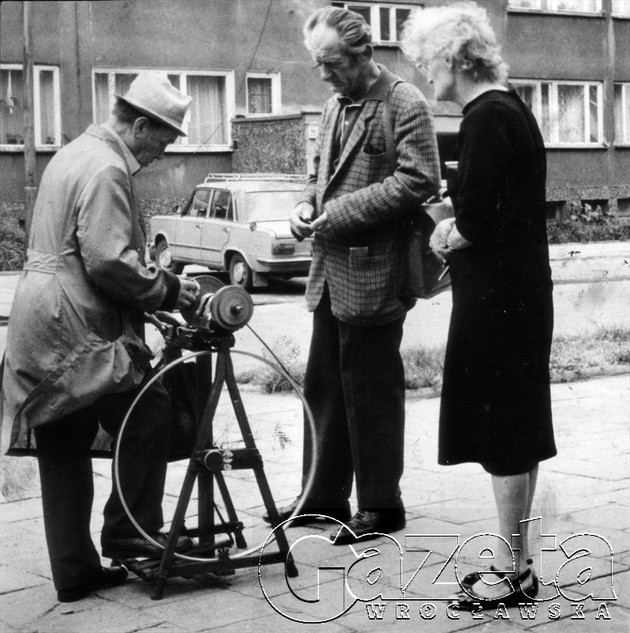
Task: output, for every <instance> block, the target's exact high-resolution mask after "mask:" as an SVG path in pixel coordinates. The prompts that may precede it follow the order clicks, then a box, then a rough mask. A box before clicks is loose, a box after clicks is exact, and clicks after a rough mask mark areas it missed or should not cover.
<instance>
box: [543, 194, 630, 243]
mask: <svg viewBox="0 0 630 633" xmlns="http://www.w3.org/2000/svg"><path fill="white" fill-rule="evenodd" d="M569 213H570V215H569V219H568V220H548V221H547V234H548V236H549V243H550V244H566V243H571V242H578V243H585V242H606V241H624V240H628V239H630V224H621V223H620V222H619V219H618V218H617V217H616V216H615V215H614V214H612V213H610V211H608V210H607V209H602V207H600V206H599V205H597V206H596V207H595V208H593V207H592V206H591V205H590V204H588V203H585V204H578V203H575V202H573V203H571V205H570V207H569Z"/></svg>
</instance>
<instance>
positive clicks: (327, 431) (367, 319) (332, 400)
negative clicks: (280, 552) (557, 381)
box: [280, 7, 440, 544]
mask: <svg viewBox="0 0 630 633" xmlns="http://www.w3.org/2000/svg"><path fill="white" fill-rule="evenodd" d="M304 35H305V45H306V47H307V48H308V49H309V50H310V52H311V54H312V56H313V59H314V61H315V63H316V64H317V66H318V68H319V70H320V76H321V79H322V80H323V81H324V82H326V83H328V84H330V86H331V87H332V90H333V91H334V92H335V93H336V95H334V96H333V97H331V98H330V99H329V100H328V102H327V103H326V105H325V107H324V111H323V113H322V119H321V124H320V132H319V140H318V150H317V151H316V156H315V162H314V173H313V174H312V175H311V176H310V178H309V183H308V186H307V188H306V190H305V193H304V197H303V200H302V201H301V202H300V203H299V204H298V205H297V206H296V208H295V209H294V211H293V213H292V215H291V224H292V228H293V231H294V232H295V233H296V234H298V235H301V236H307V235H311V234H312V235H314V241H313V261H312V264H311V269H310V274H309V278H308V284H307V289H306V301H307V305H308V308H309V310H311V311H313V312H314V317H313V334H312V340H311V348H310V353H309V360H308V363H307V368H306V377H305V395H306V398H307V401H308V403H309V405H310V407H311V409H312V411H313V414H314V418H315V429H316V434H317V446H318V457H317V460H316V464H315V469H314V478H313V483H312V486H311V488H310V491H309V492H308V495H304V494H303V495H302V497H301V498H298V499H296V501H294V502H293V504H291V505H289V506H288V507H286V508H283V509H281V511H280V517H281V519H284V518H287V517H288V516H290V514H291V513H292V512H293V511H294V510H295V509H296V508H299V512H300V513H301V514H306V513H314V514H323V515H327V516H329V517H332V518H334V519H339V520H341V521H345V522H347V527H348V528H350V531H349V530H347V529H346V528H342V529H341V530H340V531H339V532H338V533H337V532H335V533H334V534H333V535H332V536H333V539H334V540H335V543H336V544H344V543H351V542H353V541H354V539H355V536H362V535H366V534H371V533H373V532H393V531H396V530H400V529H402V528H403V527H404V526H405V509H404V505H403V502H402V499H401V493H400V488H399V485H398V484H399V481H400V477H401V475H402V471H403V454H404V444H403V442H404V416H405V400H404V399H405V387H404V373H403V366H402V361H401V358H400V342H401V338H402V332H403V322H404V320H405V316H406V313H407V311H408V310H409V309H410V308H411V307H412V306H413V304H414V300H413V298H409V297H405V292H404V285H405V251H406V249H405V229H404V221H405V219H407V218H408V217H409V216H410V214H411V213H413V211H414V210H416V209H418V208H419V207H420V205H421V204H422V203H423V202H425V201H426V200H427V199H428V198H430V197H431V196H432V195H434V194H435V193H436V192H437V191H438V188H439V182H440V181H439V177H440V176H439V160H438V152H437V143H436V138H435V131H434V125H433V118H432V115H431V112H430V110H429V107H428V105H427V102H426V100H425V99H424V97H423V95H422V93H420V91H419V90H417V89H416V88H415V87H414V86H412V85H411V84H409V83H406V82H401V81H400V79H399V78H398V77H396V76H395V75H393V74H392V73H391V72H389V71H388V70H387V68H385V67H384V66H381V65H379V64H376V63H375V62H374V61H373V59H372V43H371V33H370V27H369V26H368V25H367V23H366V22H365V20H364V19H363V18H362V17H361V16H360V15H359V14H357V13H354V12H351V11H346V10H344V9H338V8H334V7H326V8H323V9H320V10H319V11H316V12H315V13H314V14H313V15H311V16H310V18H309V19H308V21H307V22H306V25H305V27H304ZM385 102H387V108H388V110H389V116H384V112H385ZM388 127H389V131H387V128H388ZM388 135H389V138H390V139H391V138H392V137H393V142H392V141H388V138H387V137H388ZM388 145H391V148H390V149H389V150H388ZM394 150H395V151H394ZM304 455H305V458H304V473H305V475H304V477H305V481H304V484H305V485H306V477H307V475H308V473H309V471H310V466H311V463H310V462H311V457H310V455H311V447H310V438H309V434H308V433H306V439H305V450H304ZM353 476H354V477H355V478H356V487H357V498H358V506H359V508H358V512H357V513H356V514H355V515H354V516H353V517H352V518H351V519H350V506H349V501H348V500H349V497H350V492H351V490H352V480H353ZM300 504H301V506H300ZM348 519H350V520H349V521H348ZM308 520H309V519H306V518H304V517H303V518H301V519H298V520H297V522H301V523H302V524H304V523H306V522H308ZM310 520H312V518H311V519H310Z"/></svg>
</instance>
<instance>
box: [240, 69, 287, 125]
mask: <svg viewBox="0 0 630 633" xmlns="http://www.w3.org/2000/svg"><path fill="white" fill-rule="evenodd" d="M250 79H271V112H250V111H249V80H250ZM280 114H282V88H281V79H280V73H279V72H274V73H260V72H251V73H249V72H248V73H245V115H246V116H248V117H260V116H278V115H280Z"/></svg>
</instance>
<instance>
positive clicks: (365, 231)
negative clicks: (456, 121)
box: [302, 66, 440, 326]
mask: <svg viewBox="0 0 630 633" xmlns="http://www.w3.org/2000/svg"><path fill="white" fill-rule="evenodd" d="M379 67H380V69H381V74H380V76H379V78H378V79H377V81H376V83H375V84H374V85H373V86H372V87H371V89H370V91H369V93H368V96H367V97H366V99H365V103H364V105H363V108H362V110H361V113H360V114H359V117H358V119H357V121H356V123H355V124H354V127H353V128H352V131H351V132H350V136H349V137H348V140H347V141H346V143H345V145H344V147H343V150H342V153H341V156H340V157H339V163H338V165H337V168H336V170H335V171H334V173H333V172H332V156H331V154H332V147H333V136H334V129H335V122H336V120H337V116H338V114H339V110H340V104H339V100H338V98H337V97H336V96H334V97H331V98H330V99H329V100H328V101H327V102H326V105H325V106H324V110H323V112H322V118H321V122H320V130H319V135H318V144H317V148H316V151H315V159H314V165H313V167H314V171H313V173H312V174H311V175H310V176H309V180H308V185H307V187H306V190H305V193H304V196H303V198H302V200H304V201H306V202H310V203H311V204H312V205H313V206H314V207H315V212H316V214H317V215H320V214H321V213H323V211H326V212H327V214H328V217H329V227H330V231H327V232H326V236H323V235H320V234H316V235H315V238H314V241H313V261H312V264H311V268H310V272H309V278H308V283H307V288H306V302H307V305H308V308H309V310H311V311H313V310H315V308H316V307H317V305H318V304H319V301H320V299H321V296H322V292H323V290H324V284H325V283H326V282H328V287H329V289H330V299H331V305H332V312H333V314H334V316H335V317H337V318H338V319H339V320H340V321H343V322H346V323H351V324H355V325H364V326H365V325H379V324H382V323H388V322H391V321H394V320H396V319H399V318H401V317H402V316H403V315H404V314H405V312H406V311H407V310H408V309H409V308H411V307H412V306H413V301H410V300H409V299H406V298H404V297H402V296H401V294H402V288H403V284H404V281H405V279H404V276H405V266H404V262H405V239H404V237H405V236H404V229H403V221H404V219H405V218H406V217H408V216H409V214H411V213H413V211H414V210H415V209H418V208H419V206H420V205H421V204H422V203H423V202H424V201H426V200H427V199H428V198H430V197H431V196H432V195H434V194H435V193H436V192H437V191H438V188H439V183H440V171H439V159H438V151H437V142H436V137H435V129H434V124H433V116H432V114H431V111H430V110H429V106H428V104H427V102H426V100H425V98H424V96H423V95H422V93H421V92H420V91H419V90H418V89H417V88H415V87H414V86H412V85H411V84H409V83H406V82H402V83H399V84H398V85H396V86H395V87H394V89H393V91H392V92H391V94H390V96H389V109H390V112H391V115H390V116H391V119H392V124H393V128H394V129H393V135H394V142H395V144H396V163H397V164H396V167H395V169H393V165H392V161H391V159H390V158H389V156H388V154H387V151H386V142H385V129H384V118H383V108H384V100H385V98H386V97H387V92H388V90H389V87H390V84H392V83H393V82H395V81H397V80H399V78H398V77H397V76H396V75H394V74H392V73H391V72H389V71H388V70H387V69H386V68H385V67H383V66H379Z"/></svg>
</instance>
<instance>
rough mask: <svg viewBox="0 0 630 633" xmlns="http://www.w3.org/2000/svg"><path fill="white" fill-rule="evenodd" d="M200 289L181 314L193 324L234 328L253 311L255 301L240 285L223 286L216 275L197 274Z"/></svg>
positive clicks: (250, 315)
mask: <svg viewBox="0 0 630 633" xmlns="http://www.w3.org/2000/svg"><path fill="white" fill-rule="evenodd" d="M195 281H196V282H197V283H198V284H199V287H200V291H199V294H198V298H197V301H196V302H195V304H194V305H193V306H191V307H190V308H182V310H181V314H182V316H183V317H184V319H185V320H186V322H187V323H188V324H189V325H191V326H192V327H198V328H204V329H209V330H213V329H215V327H216V328H220V329H221V330H226V331H228V332H234V331H235V330H238V329H240V328H242V327H243V326H245V325H246V324H247V323H248V322H249V320H250V319H251V317H252V314H253V312H254V302H253V301H252V298H251V297H250V296H249V294H248V292H247V291H246V290H245V289H243V288H241V287H240V286H224V285H223V284H222V283H221V282H220V281H219V280H218V279H217V278H216V277H212V276H211V275H200V276H198V277H195Z"/></svg>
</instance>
